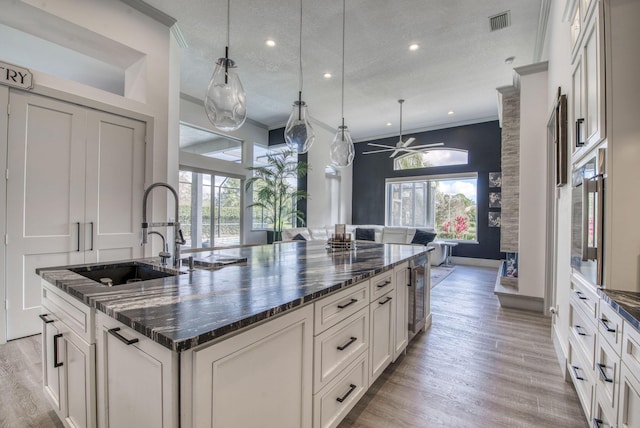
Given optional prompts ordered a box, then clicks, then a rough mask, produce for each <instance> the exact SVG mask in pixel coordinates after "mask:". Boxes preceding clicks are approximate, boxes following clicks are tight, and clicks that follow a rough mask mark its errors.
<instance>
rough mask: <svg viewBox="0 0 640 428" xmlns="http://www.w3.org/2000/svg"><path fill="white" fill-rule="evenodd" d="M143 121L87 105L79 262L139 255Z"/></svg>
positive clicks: (140, 253)
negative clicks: (82, 255)
mask: <svg viewBox="0 0 640 428" xmlns="http://www.w3.org/2000/svg"><path fill="white" fill-rule="evenodd" d="M145 128H146V127H145V124H144V123H143V122H139V121H137V120H133V119H128V118H125V117H122V116H116V115H112V114H109V113H105V112H101V111H97V110H89V111H88V116H87V168H86V187H87V191H86V202H85V225H84V227H85V236H86V239H85V242H84V248H85V249H86V252H85V262H86V263H89V262H97V261H101V262H103V261H111V260H122V259H131V258H136V257H142V256H143V247H142V246H141V245H140V236H141V235H140V232H141V224H142V197H143V194H144V150H145V142H144V138H145Z"/></svg>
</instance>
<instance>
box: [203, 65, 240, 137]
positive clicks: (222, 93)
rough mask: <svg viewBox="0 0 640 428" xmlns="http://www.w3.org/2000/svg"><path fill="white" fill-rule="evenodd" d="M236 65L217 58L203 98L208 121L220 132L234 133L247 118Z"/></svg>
mask: <svg viewBox="0 0 640 428" xmlns="http://www.w3.org/2000/svg"><path fill="white" fill-rule="evenodd" d="M236 69H237V67H236V65H235V62H233V60H231V59H229V58H219V59H218V62H217V63H216V67H215V69H214V70H213V75H212V76H211V81H210V82H209V86H208V88H207V94H206V95H205V98H204V109H205V111H206V112H207V116H208V117H209V120H210V121H211V123H212V124H213V126H215V127H216V128H218V129H219V130H221V131H235V130H236V129H238V128H240V127H241V126H242V124H243V123H244V121H245V120H246V118H247V102H246V98H245V93H244V88H243V87H242V83H241V82H240V77H238V73H237V72H236Z"/></svg>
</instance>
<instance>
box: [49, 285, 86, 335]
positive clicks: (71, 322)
mask: <svg viewBox="0 0 640 428" xmlns="http://www.w3.org/2000/svg"><path fill="white" fill-rule="evenodd" d="M42 306H44V308H43V310H46V311H49V312H51V313H53V314H55V316H56V317H57V318H58V319H59V320H60V321H62V322H64V323H65V324H66V325H67V326H68V327H69V328H70V329H71V330H72V331H73V332H74V333H76V334H77V335H78V336H80V337H81V338H82V339H84V340H85V341H86V342H87V343H90V344H91V343H95V342H96V339H95V331H94V328H93V326H94V325H95V318H94V317H95V311H94V310H93V309H91V308H90V307H89V306H87V305H85V304H84V303H82V302H80V301H78V300H76V299H75V298H73V297H71V296H69V295H67V294H66V293H65V292H64V291H62V290H60V289H58V288H57V287H55V286H54V285H51V284H49V283H48V282H47V281H44V280H43V281H42ZM46 313H47V312H45V314H46Z"/></svg>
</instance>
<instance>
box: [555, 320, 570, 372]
mask: <svg viewBox="0 0 640 428" xmlns="http://www.w3.org/2000/svg"><path fill="white" fill-rule="evenodd" d="M551 339H552V340H553V348H554V349H555V351H556V358H558V364H560V370H561V371H562V378H563V379H564V380H565V381H568V380H569V375H568V373H567V350H566V349H565V346H564V344H563V343H562V339H561V338H560V335H559V334H558V329H557V328H556V325H555V324H554V325H553V327H551Z"/></svg>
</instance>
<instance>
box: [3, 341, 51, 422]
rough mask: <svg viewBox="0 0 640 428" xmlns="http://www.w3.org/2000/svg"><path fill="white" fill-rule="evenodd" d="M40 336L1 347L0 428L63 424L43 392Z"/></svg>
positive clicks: (11, 342)
mask: <svg viewBox="0 0 640 428" xmlns="http://www.w3.org/2000/svg"><path fill="white" fill-rule="evenodd" d="M41 346H42V345H41V341H40V335H37V336H30V337H26V338H24V339H19V340H12V341H10V342H8V343H6V344H4V345H0V427H2V428H26V427H34V428H35V427H38V428H50V427H56V428H57V427H62V426H63V425H62V423H61V422H60V419H58V416H57V415H56V413H55V412H54V411H53V408H52V407H51V404H49V402H48V401H47V400H46V398H45V396H44V392H43V391H42V361H41V357H40V353H41Z"/></svg>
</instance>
